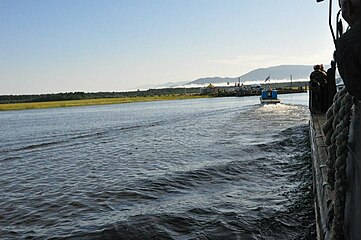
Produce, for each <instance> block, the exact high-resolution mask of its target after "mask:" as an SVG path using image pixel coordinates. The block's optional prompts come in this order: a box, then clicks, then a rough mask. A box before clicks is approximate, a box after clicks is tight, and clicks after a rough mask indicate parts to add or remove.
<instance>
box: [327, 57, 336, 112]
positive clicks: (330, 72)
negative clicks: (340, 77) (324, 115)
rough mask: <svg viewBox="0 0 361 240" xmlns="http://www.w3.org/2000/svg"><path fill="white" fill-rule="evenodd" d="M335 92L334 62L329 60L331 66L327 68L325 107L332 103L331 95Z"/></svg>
mask: <svg viewBox="0 0 361 240" xmlns="http://www.w3.org/2000/svg"><path fill="white" fill-rule="evenodd" d="M335 94H336V62H335V61H333V60H332V61H331V67H330V68H329V69H327V98H328V101H327V108H330V107H331V106H332V103H333V97H334V96H335Z"/></svg>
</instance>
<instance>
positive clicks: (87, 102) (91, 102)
mask: <svg viewBox="0 0 361 240" xmlns="http://www.w3.org/2000/svg"><path fill="white" fill-rule="evenodd" d="M207 97H209V96H208V95H193V94H192V95H191V94H189V95H184V94H183V95H163V96H148V97H141V96H139V97H121V98H98V99H82V100H67V101H48V102H30V103H6V104H0V111H10V110H27V109H43V108H59V107H79V106H95V105H107V104H121V103H132V102H151V101H166V100H182V99H192V98H207Z"/></svg>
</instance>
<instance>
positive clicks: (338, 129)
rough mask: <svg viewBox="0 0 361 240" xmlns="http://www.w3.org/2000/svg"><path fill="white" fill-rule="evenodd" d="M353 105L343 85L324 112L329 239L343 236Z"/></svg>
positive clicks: (342, 237) (351, 98)
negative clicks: (330, 198)
mask: <svg viewBox="0 0 361 240" xmlns="http://www.w3.org/2000/svg"><path fill="white" fill-rule="evenodd" d="M352 106H353V97H352V96H351V95H350V94H348V93H347V90H346V88H343V89H342V90H340V91H339V92H338V93H337V94H336V95H335V97H334V99H333V104H332V106H331V107H330V109H329V110H328V111H327V113H326V118H327V121H326V123H325V124H324V125H323V127H322V130H323V132H324V134H325V137H326V140H325V144H326V145H327V146H328V147H327V148H328V159H327V162H326V165H327V170H328V171H327V182H328V183H329V185H330V187H331V190H332V191H334V194H335V199H334V202H333V206H332V208H331V213H330V214H331V215H332V216H334V217H333V218H331V219H330V220H331V221H332V222H331V229H330V230H331V239H337V240H339V239H340V240H341V239H344V236H343V222H344V212H345V199H346V159H347V154H348V148H347V147H348V137H349V128H350V120H351V108H352Z"/></svg>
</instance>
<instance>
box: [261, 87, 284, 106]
mask: <svg viewBox="0 0 361 240" xmlns="http://www.w3.org/2000/svg"><path fill="white" fill-rule="evenodd" d="M260 100H261V103H262V104H268V103H273V104H275V103H280V102H281V101H280V100H279V99H278V98H277V91H276V90H272V89H270V88H268V89H265V90H262V93H261V97H260Z"/></svg>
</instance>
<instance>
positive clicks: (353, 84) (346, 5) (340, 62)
mask: <svg viewBox="0 0 361 240" xmlns="http://www.w3.org/2000/svg"><path fill="white" fill-rule="evenodd" d="M340 5H341V10H342V17H343V18H344V19H345V20H346V22H347V23H348V24H349V25H350V27H351V28H350V29H349V30H348V31H346V33H344V34H343V35H342V36H341V37H340V38H339V39H338V40H337V42H336V61H337V66H338V71H339V73H340V75H341V77H342V79H343V82H344V84H345V86H346V89H347V91H348V92H349V93H350V94H351V95H352V96H355V97H356V98H358V99H359V100H361V0H340Z"/></svg>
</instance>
